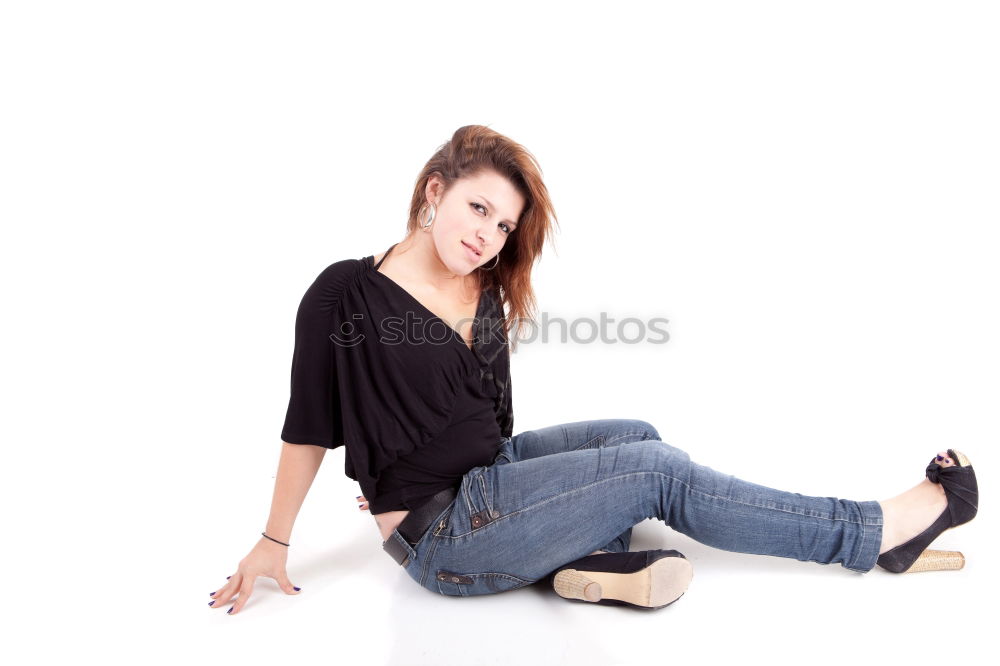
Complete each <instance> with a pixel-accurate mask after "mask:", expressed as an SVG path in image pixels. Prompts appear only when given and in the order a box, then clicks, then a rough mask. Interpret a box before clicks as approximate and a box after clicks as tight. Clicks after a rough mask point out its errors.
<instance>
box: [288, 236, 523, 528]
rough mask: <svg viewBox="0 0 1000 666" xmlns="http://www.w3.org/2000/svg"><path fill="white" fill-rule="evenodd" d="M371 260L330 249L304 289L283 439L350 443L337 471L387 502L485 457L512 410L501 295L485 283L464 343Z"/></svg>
mask: <svg viewBox="0 0 1000 666" xmlns="http://www.w3.org/2000/svg"><path fill="white" fill-rule="evenodd" d="M392 247H395V245H393V246H392ZM392 247H390V248H389V250H388V251H387V252H386V253H385V255H384V256H383V257H382V260H383V261H384V260H385V257H387V256H389V252H391V251H392ZM379 263H380V264H381V262H379ZM377 269H378V265H376V264H375V257H374V256H368V257H364V258H363V259H345V260H343V261H338V262H336V263H334V264H331V265H330V266H328V267H327V268H326V269H325V270H323V272H322V273H320V274H319V277H317V278H316V280H315V281H314V282H313V283H312V285H311V286H310V287H309V289H307V290H306V293H305V295H304V296H303V297H302V301H301V302H300V304H299V309H298V314H297V315H296V318H295V350H294V352H293V355H292V372H291V393H290V396H289V401H288V410H287V412H286V414H285V423H284V427H283V428H282V431H281V439H282V441H285V442H288V443H290V444H314V445H317V446H323V447H326V448H330V449H332V448H336V447H338V446H341V445H346V456H345V465H344V472H345V473H346V474H347V476H349V477H350V478H352V479H354V480H355V481H357V482H358V483H359V484H360V485H361V492H362V493H363V494H364V496H365V498H366V499H367V500H368V501H369V509H370V510H371V512H372V513H384V512H386V511H392V510H396V509H414V508H417V507H418V506H420V504H421V502H422V501H424V500H426V499H427V498H429V497H430V496H432V495H434V494H435V493H437V492H438V491H440V490H443V489H444V488H448V487H457V486H458V484H459V483H460V482H461V479H462V476H463V475H464V474H465V473H466V472H468V471H469V470H470V469H472V468H473V467H476V466H478V465H488V464H490V463H491V462H492V461H493V457H494V456H495V455H496V452H497V449H498V448H499V446H500V444H501V443H502V438H503V437H510V436H511V435H512V432H513V425H514V417H513V410H512V404H511V385H510V348H509V346H508V344H507V337H506V332H505V330H504V315H503V312H502V308H501V306H500V301H499V298H498V295H497V294H495V293H491V292H489V291H488V290H486V289H484V290H483V291H482V294H481V296H480V299H479V305H478V307H477V310H476V318H475V321H474V322H473V329H472V333H473V344H472V348H471V349H470V348H469V346H468V345H467V344H466V343H465V341H464V340H463V339H462V337H461V336H460V335H459V334H458V332H457V331H455V329H453V328H452V327H451V326H449V325H448V324H447V323H446V322H445V321H444V320H443V319H441V318H440V317H437V316H436V315H434V313H432V312H431V311H430V310H428V309H427V308H426V307H424V306H423V305H422V304H421V303H420V302H419V301H418V300H417V299H416V298H415V297H413V296H412V295H411V294H410V293H409V292H408V291H406V290H405V289H403V287H402V286H400V285H399V284H398V283H396V282H395V281H394V280H392V278H390V277H389V276H387V275H385V274H383V273H380V272H378V270H377Z"/></svg>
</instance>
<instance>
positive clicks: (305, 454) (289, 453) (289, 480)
mask: <svg viewBox="0 0 1000 666" xmlns="http://www.w3.org/2000/svg"><path fill="white" fill-rule="evenodd" d="M325 455H326V448H325V447H322V446H315V445H312V444H289V443H288V442H282V443H281V460H279V461H278V475H277V477H276V478H275V480H274V496H273V497H272V498H271V515H270V516H269V517H268V519H267V530H266V531H267V536H269V537H271V538H272V539H277V540H278V541H284V542H285V543H291V541H290V538H291V536H292V525H293V524H294V523H295V517H296V516H297V515H298V513H299V509H300V508H302V502H303V501H304V500H305V498H306V493H308V492H309V487H310V486H312V482H313V479H315V478H316V472H317V471H318V470H319V466H320V464H321V463H322V462H323V456H325ZM261 538H262V539H263V537H261Z"/></svg>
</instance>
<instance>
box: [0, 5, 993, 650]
mask: <svg viewBox="0 0 1000 666" xmlns="http://www.w3.org/2000/svg"><path fill="white" fill-rule="evenodd" d="M995 7H996V6H995V4H994V3H989V2H982V3H973V2H898V3H897V2H893V3H889V2H870V1H866V2H837V3H810V2H740V3H720V2H698V3H664V2H657V3H652V2H650V3H638V2H622V3H616V4H615V5H611V4H609V3H603V2H602V3H592V2H574V3H572V4H571V3H542V2H535V3H528V2H519V1H512V0H507V1H505V2H503V3H490V4H483V3H468V2H464V3H460V2H449V3H440V2H422V3H408V4H399V5H395V4H393V3H377V4H364V5H362V4H360V3H352V4H347V3H303V2H280V3H279V2H272V3H265V2H206V1H200V2H178V1H176V0H175V1H173V2H157V3H153V2H117V3H115V2H90V3H52V2H8V3H4V4H3V5H2V9H0V68H2V69H0V77H2V78H0V95H2V97H3V101H2V104H0V114H2V123H0V169H2V171H0V215H2V224H3V241H2V245H0V247H2V262H0V270H2V271H3V276H2V277H3V281H2V282H3V302H4V311H5V315H6V316H5V317H4V320H5V322H6V323H5V324H4V326H3V336H4V344H3V345H2V350H3V351H2V353H3V372H2V375H3V396H2V398H3V410H2V412H3V431H4V434H5V438H6V446H5V452H6V453H5V456H4V458H5V460H6V464H5V465H4V480H5V483H4V484H3V505H4V520H3V523H4V525H3V530H2V534H3V537H2V538H3V540H4V551H5V553H6V556H5V557H4V559H5V561H6V562H7V565H6V566H5V570H6V571H5V573H6V574H7V581H6V583H7V586H6V594H5V599H6V600H5V604H4V606H5V608H6V611H5V615H6V621H5V632H4V633H5V634H6V635H7V639H6V641H5V644H6V650H5V652H6V653H7V655H8V656H10V654H12V652H11V651H12V650H16V651H17V654H18V655H19V656H18V658H17V660H18V663H43V662H45V663H51V661H52V660H53V659H54V658H58V659H63V660H74V661H75V660H79V659H80V658H81V657H84V656H85V655H87V656H89V655H93V656H95V657H99V658H100V659H101V660H102V661H104V662H107V663H116V664H119V663H156V664H176V663H178V662H179V661H180V660H181V659H188V660H197V661H198V662H199V663H222V662H229V663H241V664H279V663H280V664H292V663H295V664H298V663H334V662H335V663H338V664H339V663H343V664H383V663H384V664H389V663H391V664H452V663H454V664H477V663H496V664H509V663H517V664H521V663H524V664H535V663H539V664H540V663H544V664H601V665H606V664H618V663H694V661H693V660H698V661H699V662H707V661H713V662H714V661H729V662H732V661H735V660H747V659H754V660H755V662H756V661H757V659H758V658H759V659H766V660H767V663H796V664H798V663H819V664H827V663H829V664H837V665H838V666H841V665H842V664H845V663H854V662H855V661H864V662H872V663H877V662H891V663H906V664H918V663H932V662H934V663H938V662H941V661H942V660H945V659H946V660H948V661H949V662H950V663H954V664H967V663H981V662H977V661H976V660H975V659H973V658H972V657H971V655H972V654H973V653H975V652H976V651H977V650H978V651H980V652H979V653H980V654H982V652H981V649H982V648H983V646H984V645H986V644H987V643H990V642H991V641H990V636H989V633H988V632H989V631H990V629H989V627H988V625H987V620H986V615H985V613H986V610H985V609H986V608H987V607H988V606H989V605H990V602H991V601H992V598H993V597H994V595H995V594H996V583H997V580H996V576H995V574H994V573H993V571H995V567H994V559H995V557H996V555H997V551H996V550H995V545H996V540H995V539H993V538H991V535H992V534H995V530H996V525H997V523H996V517H995V516H996V505H995V503H993V502H992V501H991V499H990V498H991V497H992V496H993V494H992V493H993V492H995V490H991V489H995V488H996V487H997V485H996V481H995V475H994V474H993V470H996V469H997V464H998V461H997V455H996V452H997V443H998V438H1000V427H998V420H997V406H998V405H1000V387H998V381H997V378H998V376H1000V353H998V351H997V340H998V335H1000V314H998V310H997V291H998V286H1000V268H998V262H997V256H998V254H1000V235H998V231H997V223H998V221H1000V220H998V212H1000V204H998V191H997V184H998V182H1000V181H998V176H1000V173H998V171H1000V167H998V162H997V155H998V151H1000V131H998V123H997V118H1000V108H998V107H1000V104H998V102H1000V96H998V86H997V74H998V67H997V63H998V59H1000V47H998V41H997V39H996V35H997V34H998V30H1000V21H998V14H997V10H996V8H995ZM465 124H485V125H488V126H490V127H492V128H493V129H495V130H497V131H499V132H501V133H503V134H505V135H507V136H509V137H511V138H512V139H514V140H515V141H518V142H520V143H522V144H523V145H524V146H526V147H527V148H528V149H529V150H530V151H531V152H532V153H533V154H534V155H535V156H536V157H537V159H538V160H539V162H540V163H541V165H542V168H543V170H544V175H545V178H546V183H547V185H548V188H549V190H550V192H551V195H552V197H553V200H554V202H555V206H556V213H557V215H558V218H559V234H558V236H557V239H556V243H555V246H553V247H546V250H545V255H544V257H543V259H542V261H541V263H540V264H539V265H538V266H537V268H536V271H535V286H536V289H537V294H538V297H539V314H541V313H542V312H548V313H549V315H550V316H561V317H566V318H575V317H591V318H597V317H599V316H600V313H601V312H602V311H603V312H606V313H607V314H608V316H611V317H616V318H624V317H630V316H631V317H640V318H649V317H666V318H668V319H669V320H670V323H669V324H668V325H667V329H668V330H669V332H670V336H671V337H670V341H669V342H668V343H667V344H665V345H652V344H640V345H627V346H622V345H619V346H610V345H598V344H591V345H579V344H554V343H550V344H545V345H542V344H536V345H524V346H522V347H521V349H520V350H519V351H518V353H516V354H515V355H514V358H513V361H512V363H513V387H514V413H515V416H516V419H515V433H516V432H520V431H523V430H529V429H533V428H537V427H541V426H544V425H550V424H554V423H560V422H568V421H575V420H581V419H588V418H615V417H622V418H640V419H645V420H648V421H650V422H651V423H653V424H654V425H655V426H656V427H657V428H658V429H659V431H660V433H661V435H662V437H663V439H664V441H667V442H669V443H670V444H673V445H674V446H678V447H681V448H683V449H685V450H687V451H688V452H689V453H691V455H692V457H693V458H694V459H695V460H696V461H698V462H700V463H703V464H706V465H709V466H712V467H714V468H716V469H718V470H721V471H725V472H727V473H731V474H735V475H737V476H740V477H742V478H746V479H748V480H751V481H754V482H757V483H763V484H767V485H772V486H775V487H778V488H781V489H785V490H791V491H795V492H802V493H807V494H813V495H823V496H828V495H829V496H839V497H847V498H851V499H859V500H860V499H886V498H888V497H890V496H892V495H895V494H897V493H899V492H902V491H903V490H905V489H907V488H909V487H911V486H912V485H913V484H915V483H917V482H918V481H920V479H921V478H922V475H923V470H924V466H925V465H926V464H927V461H928V460H929V459H930V457H931V455H933V454H934V453H935V452H937V451H939V450H942V449H944V448H947V447H955V448H959V449H961V450H962V451H964V452H965V453H967V454H968V455H969V456H970V457H971V458H972V460H973V462H974V463H975V465H976V468H977V470H979V482H980V486H981V487H983V489H984V495H985V498H986V499H985V503H984V504H983V505H982V510H981V511H980V517H979V518H978V519H977V520H976V521H974V522H972V523H970V524H968V525H965V526H962V527H961V528H959V529H956V530H952V531H949V532H947V533H945V534H944V535H943V536H942V537H941V538H940V539H939V540H938V541H937V542H936V544H935V547H940V548H949V547H951V548H956V549H961V550H962V551H963V552H965V554H966V556H967V558H968V563H967V565H966V567H965V569H964V570H963V571H960V572H937V573H923V574H910V575H904V576H896V575H892V574H888V573H886V572H883V571H881V570H879V569H876V570H874V571H872V572H870V573H868V574H863V575H862V574H858V573H855V572H850V571H848V570H846V569H844V568H842V567H840V566H839V565H830V566H820V565H817V564H813V563H806V562H798V561H795V560H785V559H779V558H772V557H763V556H754V555H742V554H736V553H728V552H723V551H719V550H713V549H711V548H708V547H706V546H702V545H700V544H697V543H695V542H693V541H691V540H689V539H687V538H686V537H684V536H682V535H680V534H678V533H676V532H674V531H672V530H670V529H668V528H666V527H664V525H663V524H662V523H660V522H658V521H647V522H646V523H643V524H641V525H639V526H638V527H637V528H636V530H635V536H634V539H633V545H632V548H633V550H638V549H644V548H658V547H669V548H677V549H679V550H681V551H682V552H684V553H685V554H686V555H687V556H688V558H689V559H690V560H692V562H693V563H694V566H695V577H694V580H693V582H692V584H691V587H690V588H689V590H688V592H687V594H686V595H685V596H684V597H683V598H682V599H681V600H680V601H679V602H678V603H676V604H674V605H672V606H670V607H668V608H666V609H663V610H661V611H655V612H651V613H650V612H642V611H636V610H633V609H625V608H613V607H606V606H593V605H588V604H580V603H569V602H566V601H564V600H562V599H560V598H559V597H558V596H556V595H555V593H554V592H552V590H551V589H546V588H542V587H541V586H531V587H528V588H525V589H522V590H518V591H515V592H511V593H507V594H500V595H494V596H489V597H477V598H467V599H455V598H445V597H440V596H437V595H433V594H431V593H429V592H427V591H426V590H424V589H421V588H419V587H417V586H416V585H415V584H414V583H413V582H412V581H411V580H410V579H409V578H408V577H407V576H406V575H405V573H404V571H403V570H402V569H401V568H400V567H398V566H396V565H395V564H394V563H393V562H392V561H391V560H390V559H389V558H388V557H387V556H386V555H385V554H384V553H383V552H382V550H381V548H380V540H379V537H378V533H377V530H376V527H375V525H374V521H373V519H372V517H371V516H370V514H368V513H361V512H359V511H358V509H357V508H356V503H355V501H354V497H355V495H357V494H358V487H357V485H356V484H355V483H354V482H353V481H351V480H350V479H348V478H347V477H346V476H345V475H344V473H343V463H344V459H343V456H344V454H343V449H342V448H341V449H339V450H336V451H335V452H331V453H329V454H328V455H327V458H326V462H325V464H324V466H323V467H322V469H321V470H320V473H319V476H318V477H317V480H316V482H315V483H314V485H313V489H312V491H311V492H310V495H309V497H308V498H307V499H306V503H305V505H304V507H303V509H302V512H301V513H300V515H299V519H298V522H297V523H296V528H295V531H294V533H293V535H292V549H291V551H290V556H289V574H290V577H291V579H292V582H293V583H294V584H296V585H299V586H300V587H302V588H303V592H302V594H300V595H299V596H297V597H288V596H285V595H284V594H283V593H281V592H280V590H278V588H277V586H276V585H275V584H274V582H273V581H272V580H270V579H261V580H259V581H258V583H257V585H256V592H255V594H254V596H253V598H252V599H251V601H250V603H249V605H248V606H247V607H246V608H245V609H244V611H243V612H242V613H240V614H239V615H236V616H227V615H226V614H225V611H224V610H212V609H209V608H208V607H207V605H206V604H207V602H208V600H209V597H208V593H209V592H210V591H212V590H215V589H217V588H218V587H220V586H221V585H222V583H223V582H224V581H225V577H226V576H227V575H229V574H231V573H233V571H234V570H235V567H236V564H237V562H238V561H239V559H240V558H242V557H243V556H244V555H245V554H246V553H247V551H248V550H249V549H250V548H251V547H252V546H253V544H254V543H255V542H256V541H257V539H258V538H259V532H260V531H261V530H262V529H263V527H264V524H265V522H266V519H267V513H268V509H269V505H270V499H271V491H272V488H273V483H274V474H275V470H276V464H277V460H278V455H279V451H280V440H279V433H280V428H281V424H282V421H283V418H284V412H285V407H286V403H287V398H288V373H289V368H290V361H291V354H292V344H293V323H294V315H295V310H296V307H297V305H298V302H299V299H300V298H301V296H302V293H303V292H304V290H305V289H306V287H308V285H309V284H310V283H311V281H312V280H313V279H314V278H315V276H316V275H318V274H319V272H320V271H321V270H322V269H323V268H325V267H326V266H327V265H329V264H330V263H332V262H334V261H337V260H340V259H345V258H360V257H363V256H366V255H370V254H377V253H379V252H382V251H383V250H385V249H386V248H387V247H388V246H389V245H391V244H392V243H394V242H397V241H398V240H400V239H401V238H402V236H403V234H404V231H405V229H404V225H405V220H406V213H407V206H408V203H409V198H410V194H411V191H412V187H413V183H414V179H415V178H416V175H417V173H418V172H419V170H420V168H421V167H422V165H423V164H424V162H425V161H426V160H427V159H428V158H429V157H430V156H431V154H432V153H433V152H434V150H435V149H436V148H437V147H438V146H439V145H440V144H441V143H443V142H444V141H446V140H447V139H448V138H449V137H450V136H451V133H452V132H453V131H454V130H455V129H456V128H458V127H459V126H461V125H465Z"/></svg>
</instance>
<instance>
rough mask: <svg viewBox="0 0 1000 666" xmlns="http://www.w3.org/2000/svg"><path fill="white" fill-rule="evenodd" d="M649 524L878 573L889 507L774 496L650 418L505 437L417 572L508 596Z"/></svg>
mask: <svg viewBox="0 0 1000 666" xmlns="http://www.w3.org/2000/svg"><path fill="white" fill-rule="evenodd" d="M647 518H659V519H660V520H662V521H663V522H664V523H666V524H667V525H669V526H670V527H672V528H673V529H675V530H677V531H678V532H680V533H682V534H686V535H687V536H689V537H691V538H692V539H694V540H696V541H699V542H701V543H704V544H707V545H709V546H713V547H715V548H721V549H723V550H729V551H734V552H739V553H754V554H760V555H776V556H778V557H790V558H795V559H797V560H801V561H804V562H819V563H822V564H832V563H840V565H841V566H843V567H845V568H847V569H850V570H852V571H859V572H866V571H870V570H871V569H873V568H874V567H875V561H876V559H878V551H879V547H880V545H881V542H882V509H881V506H880V505H879V503H878V502H875V501H865V502H856V501H852V500H842V499H837V498H835V497H811V496H808V495H800V494H798V493H791V492H786V491H782V490H774V489H772V488H767V487H765V486H761V485H757V484H754V483H750V482H747V481H743V480H740V479H737V478H736V477H734V476H731V475H728V474H723V473H721V472H717V471H715V470H713V469H711V468H709V467H705V466H703V465H698V464H696V463H694V462H692V461H691V458H690V457H689V456H688V454H687V453H685V452H684V451H682V450H681V449H678V448H676V447H673V446H671V445H669V444H666V443H664V442H662V441H660V436H659V433H657V431H656V429H655V428H653V426H651V425H650V424H649V423H646V422H645V421H639V420H632V419H601V420H591V421H577V422H574V423H566V424H563V425H555V426H550V427H547V428H541V429H539V430H530V431H526V432H521V433H518V434H517V435H514V437H513V438H505V439H504V442H503V445H502V446H501V448H500V450H499V451H498V453H497V455H496V458H495V459H494V461H493V463H492V464H491V465H488V466H480V467H474V468H472V469H471V470H469V471H468V472H467V473H466V474H465V476H464V477H463V478H462V482H461V485H460V487H459V490H458V494H457V495H456V497H455V501H454V502H452V503H451V504H450V505H449V506H448V507H446V508H445V509H444V510H443V511H442V512H441V514H440V515H439V516H438V517H437V519H436V520H435V521H434V523H432V524H431V526H430V528H429V529H428V530H427V532H425V533H424V535H423V536H422V537H421V538H420V541H419V542H418V543H417V544H416V546H411V545H410V544H409V543H407V542H406V540H405V539H403V538H402V537H401V536H400V535H399V532H398V531H393V533H392V535H391V536H390V537H389V538H390V539H397V540H398V541H400V542H401V543H402V544H403V545H404V547H405V548H406V550H407V552H408V554H409V556H410V557H409V561H408V562H407V564H406V573H407V574H409V576H410V577H411V578H413V580H415V581H416V582H417V583H418V584H419V585H421V586H423V587H425V588H427V589H428V590H431V591H432V592H437V593H440V594H444V595H449V596H472V595H479V594H493V593H496V592H505V591H507V590H513V589H516V588H519V587H523V586H525V585H529V584H531V583H534V582H536V581H538V580H539V579H541V578H544V577H546V576H548V575H549V574H550V573H551V572H553V571H555V570H556V569H558V568H559V567H560V566H562V565H563V564H566V563H568V562H571V561H573V560H575V559H578V558H580V557H583V556H585V555H588V554H590V553H592V552H593V551H595V550H609V551H614V552H620V551H627V550H628V546H629V540H630V537H631V532H632V527H633V526H634V525H637V524H639V523H641V522H642V521H644V520H646V519H647Z"/></svg>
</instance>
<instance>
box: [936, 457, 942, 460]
mask: <svg viewBox="0 0 1000 666" xmlns="http://www.w3.org/2000/svg"><path fill="white" fill-rule="evenodd" d="M936 460H944V458H942V457H941V456H938V457H937V458H936Z"/></svg>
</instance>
